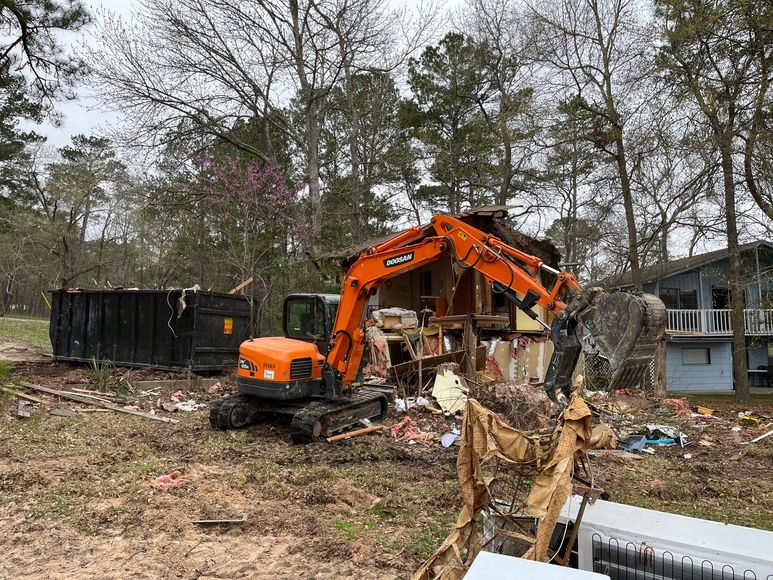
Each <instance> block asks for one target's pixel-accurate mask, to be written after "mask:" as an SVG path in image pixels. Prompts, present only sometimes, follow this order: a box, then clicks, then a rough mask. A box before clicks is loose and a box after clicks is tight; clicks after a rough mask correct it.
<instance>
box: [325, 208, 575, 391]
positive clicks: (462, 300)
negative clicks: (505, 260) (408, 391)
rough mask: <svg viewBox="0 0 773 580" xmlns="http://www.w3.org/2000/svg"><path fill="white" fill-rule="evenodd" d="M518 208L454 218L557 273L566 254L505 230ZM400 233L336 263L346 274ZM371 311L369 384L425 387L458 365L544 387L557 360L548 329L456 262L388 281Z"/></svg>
mask: <svg viewBox="0 0 773 580" xmlns="http://www.w3.org/2000/svg"><path fill="white" fill-rule="evenodd" d="M511 207H512V206H486V207H478V208H473V209H470V210H468V211H465V212H463V213H461V214H458V215H456V216H454V217H456V218H458V219H460V220H462V221H464V222H465V223H468V224H470V225H472V226H474V227H476V228H478V229H480V230H482V231H484V232H486V233H491V234H493V235H495V236H497V237H498V238H500V239H501V240H503V241H504V242H506V243H507V244H510V245H511V246H513V247H515V248H518V249H520V250H523V251H524V252H527V253H529V254H532V255H534V256H537V257H539V258H540V259H541V260H542V261H543V262H544V263H545V264H547V265H549V266H551V267H554V268H557V267H558V262H559V260H560V254H559V252H558V250H557V249H556V248H555V246H554V245H553V244H552V243H551V242H549V241H547V240H537V239H534V238H531V237H529V236H527V235H525V234H523V233H521V232H518V231H516V230H513V229H512V228H510V227H509V226H508V225H507V224H506V222H505V221H504V218H505V217H506V216H507V212H508V209H510V208H511ZM422 230H423V231H424V232H425V236H430V235H433V230H432V227H431V226H430V225H429V224H427V225H424V226H422ZM393 235H394V234H390V235H389V236H384V237H381V238H376V239H371V240H367V241H364V242H361V243H359V244H357V245H355V246H352V247H349V248H347V249H345V250H341V251H339V252H337V255H335V256H332V257H334V258H335V259H337V260H338V262H339V265H340V269H341V272H345V271H346V269H347V268H348V267H349V266H350V265H351V264H352V263H353V262H354V261H355V260H356V259H357V257H358V256H359V254H360V252H362V251H364V250H367V249H368V248H370V247H372V246H374V245H377V244H379V243H380V242H383V241H385V240H386V239H388V238H390V237H392V236H393ZM414 243H415V240H414ZM529 273H530V274H531V275H532V276H534V277H535V278H536V279H537V280H540V281H541V282H542V283H543V284H546V283H549V281H545V280H542V279H541V277H542V276H543V275H544V272H540V271H530V272H529ZM535 310H537V312H538V314H539V318H540V319H542V320H543V321H545V322H547V323H548V324H550V320H551V314H549V313H546V312H545V311H544V309H543V308H541V307H536V308H535ZM366 313H367V315H368V321H367V322H366V326H367V327H368V330H367V333H366V336H367V340H368V343H369V347H368V357H369V364H368V365H367V366H366V367H365V375H366V377H367V378H369V379H375V380H379V379H381V380H383V381H386V380H387V379H388V378H390V379H394V382H396V383H397V384H398V385H401V384H421V385H422V386H423V385H424V382H425V381H426V380H427V379H428V378H429V376H430V375H426V377H425V373H427V372H428V371H432V370H433V369H435V368H436V367H437V365H439V364H442V363H447V362H455V363H458V364H460V365H461V367H462V369H463V370H464V372H465V374H466V375H467V376H468V377H470V378H473V379H474V377H475V373H476V371H481V370H484V371H486V372H487V373H489V374H490V375H491V378H492V379H497V380H500V381H517V382H518V383H521V384H523V383H529V382H541V381H542V380H544V377H545V373H546V371H547V367H548V364H549V362H550V357H551V354H552V343H551V342H550V341H549V340H548V338H549V335H548V330H547V328H545V327H544V326H543V325H542V324H541V323H540V322H538V321H536V320H532V319H531V318H529V317H528V316H527V315H525V314H524V313H523V312H522V311H520V310H519V309H518V308H516V306H515V305H514V304H512V303H511V302H509V301H507V300H506V299H505V298H504V297H503V296H501V295H498V294H496V293H495V292H493V291H492V288H491V285H490V284H489V283H487V282H486V280H485V278H484V277H483V275H482V274H481V273H480V272H479V271H477V270H474V269H464V268H462V267H460V266H458V265H455V264H453V263H452V261H451V260H450V259H449V260H441V261H437V262H434V263H431V264H428V265H425V266H422V267H420V268H417V269H415V270H412V271H410V272H406V273H405V274H402V275H400V276H396V277H394V278H392V279H390V280H387V281H386V282H385V283H384V285H383V286H382V287H381V288H380V289H379V291H378V292H377V293H376V294H375V295H374V296H372V297H371V298H370V300H369V303H368V308H367V311H366ZM473 361H474V362H473ZM390 382H392V381H390Z"/></svg>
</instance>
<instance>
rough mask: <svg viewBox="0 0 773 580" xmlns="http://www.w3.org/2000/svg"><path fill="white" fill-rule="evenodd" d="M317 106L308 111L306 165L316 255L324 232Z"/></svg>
mask: <svg viewBox="0 0 773 580" xmlns="http://www.w3.org/2000/svg"><path fill="white" fill-rule="evenodd" d="M317 108H318V107H317V106H316V105H315V104H314V103H311V104H310V105H309V107H307V109H306V139H307V143H306V163H307V168H306V169H307V171H308V179H309V205H310V206H311V247H312V251H313V252H314V253H316V248H317V243H318V237H319V234H320V232H322V195H321V193H320V190H321V188H320V185H319V135H320V128H319V119H318V118H317V113H316V110H317Z"/></svg>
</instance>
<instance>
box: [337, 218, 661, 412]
mask: <svg viewBox="0 0 773 580" xmlns="http://www.w3.org/2000/svg"><path fill="white" fill-rule="evenodd" d="M431 223H432V226H433V228H434V230H435V233H436V235H434V236H429V237H426V238H423V239H421V240H420V241H415V240H417V239H418V238H419V236H420V235H421V231H420V229H419V228H413V229H411V230H407V231H406V232H403V233H401V234H399V235H398V236H396V237H395V238H392V239H391V240H388V241H387V242H385V243H383V244H381V245H380V246H376V247H373V248H370V249H369V250H366V251H365V252H363V253H362V254H361V255H360V257H359V258H358V260H357V261H356V262H355V263H354V264H353V265H352V266H351V267H350V268H349V271H348V272H347V274H346V277H345V278H344V280H343V288H342V290H341V300H340V305H339V308H338V315H337V317H336V322H335V325H334V328H333V334H332V337H331V347H330V352H329V354H328V357H327V364H326V374H327V376H325V377H324V378H325V380H326V383H327V384H328V386H329V387H328V388H329V394H330V396H331V397H335V396H336V395H338V394H340V393H346V392H348V390H349V385H350V384H351V383H352V382H353V381H354V380H355V377H356V372H357V369H358V368H359V364H360V360H361V358H362V351H363V346H364V340H363V338H364V335H363V332H362V330H361V328H360V327H361V324H362V316H363V313H364V309H365V304H366V302H367V299H368V296H370V295H372V294H374V293H375V292H376V291H377V290H378V288H379V287H380V286H381V285H382V284H383V283H384V282H385V281H386V280H388V279H389V278H393V277H394V276H397V275H400V274H403V273H405V272H408V271H410V270H413V269H416V268H419V267H421V266H423V265H425V264H427V263H430V262H433V261H435V260H438V259H440V258H442V257H444V256H450V257H451V258H452V259H453V260H454V261H455V262H456V263H457V264H458V265H459V266H461V267H464V268H474V269H475V270H477V271H478V272H480V273H481V274H482V275H483V276H484V278H485V279H486V280H487V281H488V282H489V283H490V284H491V286H492V291H493V292H495V293H498V294H502V295H503V296H504V297H505V298H507V299H509V300H510V301H512V302H513V303H514V304H515V305H516V306H517V307H518V308H520V309H521V310H523V311H524V312H525V313H526V314H528V315H529V316H531V317H532V318H535V319H537V318H538V316H537V314H536V313H535V311H534V310H533V307H534V306H541V307H543V308H544V309H545V311H546V312H548V313H551V314H552V318H553V321H552V324H550V331H551V340H552V341H553V344H554V353H553V357H552V359H551V364H550V366H549V367H548V373H547V376H546V380H545V387H546V389H547V390H548V393H549V394H552V393H554V392H555V390H557V389H558V390H562V391H563V392H565V393H567V394H568V393H569V391H570V389H571V385H570V380H571V375H572V372H573V371H574V368H575V366H576V364H577V360H578V358H579V355H580V352H581V350H582V344H581V338H580V335H579V334H580V333H579V329H580V326H583V327H584V328H585V329H586V330H587V331H588V333H589V334H590V337H591V339H592V340H593V341H594V342H595V343H596V344H597V345H598V346H599V348H600V349H601V351H602V353H603V354H604V355H605V356H607V358H608V359H609V362H610V366H611V368H612V380H611V385H610V387H611V388H618V387H621V386H630V385H634V384H636V383H638V382H639V381H640V379H641V378H642V377H643V375H644V373H645V372H646V371H647V369H648V366H649V361H650V360H651V359H652V357H653V356H654V354H655V349H656V347H657V344H658V341H659V340H660V339H661V337H662V335H663V332H664V329H665V317H666V316H665V307H664V305H663V303H662V302H661V301H660V300H659V299H658V298H656V297H655V296H651V295H646V294H633V293H628V292H618V293H615V294H608V293H606V292H604V291H603V290H602V289H600V288H589V289H584V288H583V287H582V286H581V285H580V284H579V282H578V281H577V279H576V277H575V276H574V274H572V273H569V272H561V271H558V270H555V269H553V268H551V267H549V266H547V265H545V264H543V262H542V261H541V260H540V259H539V258H537V257H535V256H532V255H530V254H527V253H525V252H522V251H520V250H518V249H516V248H513V247H511V246H509V245H507V244H505V243H504V242H503V241H501V240H500V239H498V238H496V237H495V236H493V235H490V234H486V233H484V232H482V231H480V230H478V229H477V228H475V227H473V226H470V225H468V224H466V223H464V222H462V221H461V220H459V219H456V218H454V217H450V216H435V217H434V218H432V222H431ZM411 242H415V243H411ZM406 244H407V245H406ZM540 270H541V271H543V273H544V274H545V275H546V276H545V277H547V278H552V279H553V283H552V285H551V287H550V288H546V287H545V286H543V285H542V284H541V283H540V282H539V281H538V279H537V278H536V274H537V272H539V271H540ZM542 322H543V324H545V325H547V323H546V322H545V321H542Z"/></svg>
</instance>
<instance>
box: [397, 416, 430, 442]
mask: <svg viewBox="0 0 773 580" xmlns="http://www.w3.org/2000/svg"><path fill="white" fill-rule="evenodd" d="M391 433H392V439H396V440H397V441H403V442H408V443H424V444H427V443H430V442H432V440H433V439H434V438H435V434H434V433H433V432H431V431H429V432H424V431H422V430H421V429H420V428H419V426H418V425H417V424H416V422H415V421H414V420H413V419H411V418H410V417H404V418H403V419H402V421H400V422H399V423H395V424H394V425H392V429H391Z"/></svg>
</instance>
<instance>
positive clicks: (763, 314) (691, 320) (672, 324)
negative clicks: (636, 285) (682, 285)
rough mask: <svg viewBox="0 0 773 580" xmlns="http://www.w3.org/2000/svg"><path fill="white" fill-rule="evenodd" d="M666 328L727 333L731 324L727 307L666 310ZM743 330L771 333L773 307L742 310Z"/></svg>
mask: <svg viewBox="0 0 773 580" xmlns="http://www.w3.org/2000/svg"><path fill="white" fill-rule="evenodd" d="M667 314H668V324H667V330H668V331H670V332H689V333H697V334H711V335H723V334H724V335H729V334H732V333H733V324H732V320H731V314H730V309H729V308H721V309H718V308H711V309H707V308H700V309H685V308H682V309H674V310H668V311H667ZM744 330H745V332H746V334H747V335H751V336H764V335H773V308H748V309H746V310H744Z"/></svg>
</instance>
